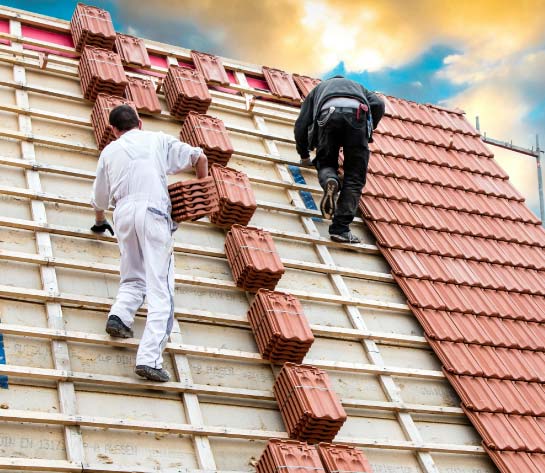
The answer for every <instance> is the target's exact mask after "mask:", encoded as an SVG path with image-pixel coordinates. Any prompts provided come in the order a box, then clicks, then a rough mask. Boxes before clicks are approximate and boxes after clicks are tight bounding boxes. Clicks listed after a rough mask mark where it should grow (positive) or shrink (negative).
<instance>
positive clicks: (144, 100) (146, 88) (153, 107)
mask: <svg viewBox="0 0 545 473" xmlns="http://www.w3.org/2000/svg"><path fill="white" fill-rule="evenodd" d="M127 80H128V82H129V83H128V85H127V88H126V89H125V95H126V97H127V98H128V99H130V100H132V101H133V102H134V104H135V106H136V108H137V109H138V111H140V112H146V113H161V104H160V103H159V98H158V97H157V93H156V92H155V86H154V84H153V82H152V81H151V79H150V78H146V79H144V78H141V77H127Z"/></svg>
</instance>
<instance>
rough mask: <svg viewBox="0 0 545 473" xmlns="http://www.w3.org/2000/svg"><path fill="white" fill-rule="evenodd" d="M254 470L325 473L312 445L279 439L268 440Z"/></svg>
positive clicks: (269, 472) (262, 472) (268, 472)
mask: <svg viewBox="0 0 545 473" xmlns="http://www.w3.org/2000/svg"><path fill="white" fill-rule="evenodd" d="M255 469H256V472H257V473H278V472H283V471H287V472H295V473H309V472H315V473H325V472H324V469H323V467H322V463H321V461H320V457H319V455H318V451H317V450H316V448H315V447H314V446H313V445H308V444H307V443H306V442H298V441H296V440H279V439H270V440H269V442H268V443H267V446H266V447H265V450H264V451H263V453H262V454H261V457H260V458H259V460H258V461H257V463H256V465H255ZM328 473H329V472H328Z"/></svg>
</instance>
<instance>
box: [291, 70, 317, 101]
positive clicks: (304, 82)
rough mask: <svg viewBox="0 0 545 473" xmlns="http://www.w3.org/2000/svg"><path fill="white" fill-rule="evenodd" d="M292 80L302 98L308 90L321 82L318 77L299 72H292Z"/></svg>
mask: <svg viewBox="0 0 545 473" xmlns="http://www.w3.org/2000/svg"><path fill="white" fill-rule="evenodd" d="M293 81H294V82H295V85H296V86H297V88H298V89H299V92H301V96H302V97H303V98H305V97H306V96H307V95H308V94H309V93H310V91H311V90H312V89H314V87H316V86H317V85H318V84H319V83H320V82H321V81H320V79H314V78H312V77H307V76H301V75H299V74H293Z"/></svg>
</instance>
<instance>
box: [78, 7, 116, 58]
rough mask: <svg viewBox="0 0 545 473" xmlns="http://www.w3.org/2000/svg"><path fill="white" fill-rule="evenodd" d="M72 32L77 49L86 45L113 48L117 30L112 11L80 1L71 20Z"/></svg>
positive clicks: (79, 49)
mask: <svg viewBox="0 0 545 473" xmlns="http://www.w3.org/2000/svg"><path fill="white" fill-rule="evenodd" d="M70 32H71V33H72V40H73V41H74V45H75V47H76V50H77V51H81V50H82V49H83V48H84V47H85V46H95V47H98V48H105V49H112V48H113V46H114V42H115V30H114V25H113V23H112V18H111V17H110V13H109V12H108V11H106V10H103V9H102V8H97V7H92V6H90V5H84V4H83V3H78V4H77V6H76V9H75V10H74V13H73V15H72V19H71V21H70Z"/></svg>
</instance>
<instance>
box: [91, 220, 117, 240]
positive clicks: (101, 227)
mask: <svg viewBox="0 0 545 473" xmlns="http://www.w3.org/2000/svg"><path fill="white" fill-rule="evenodd" d="M106 230H108V231H109V232H110V234H111V235H112V236H114V229H113V228H112V226H111V225H110V223H109V222H108V220H103V221H102V222H96V223H95V224H94V225H93V226H92V227H91V231H92V232H93V233H101V234H102V233H104V232H105V231H106Z"/></svg>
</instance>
